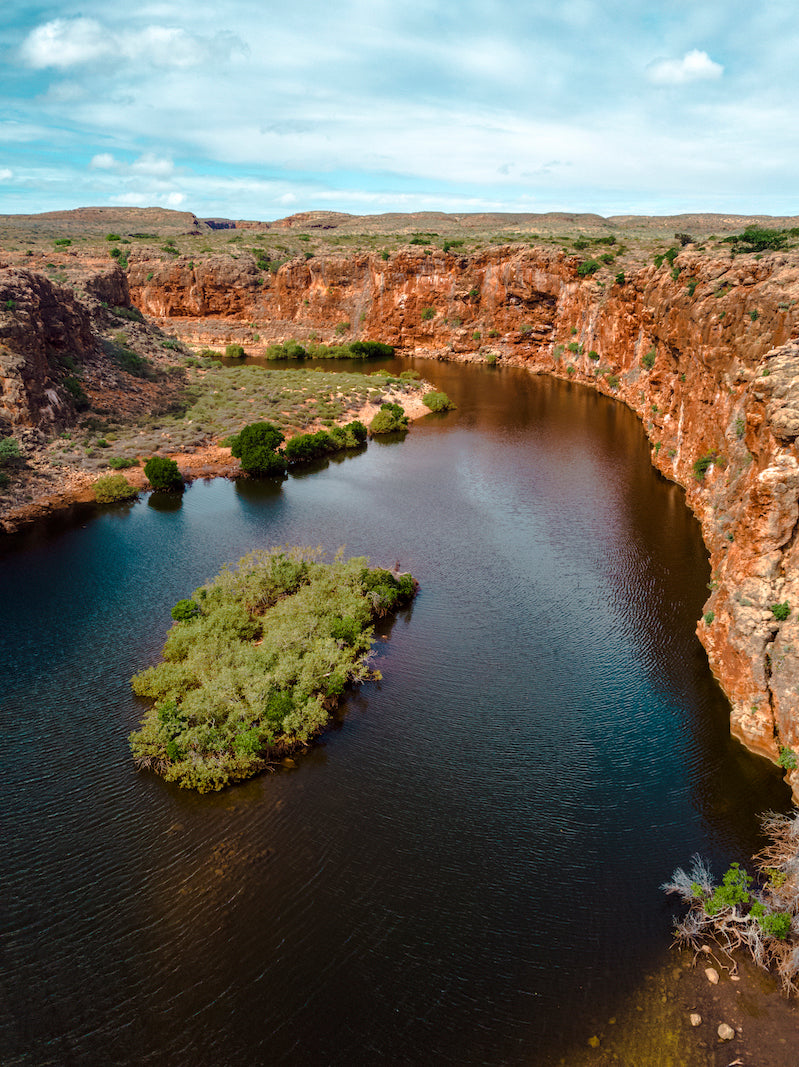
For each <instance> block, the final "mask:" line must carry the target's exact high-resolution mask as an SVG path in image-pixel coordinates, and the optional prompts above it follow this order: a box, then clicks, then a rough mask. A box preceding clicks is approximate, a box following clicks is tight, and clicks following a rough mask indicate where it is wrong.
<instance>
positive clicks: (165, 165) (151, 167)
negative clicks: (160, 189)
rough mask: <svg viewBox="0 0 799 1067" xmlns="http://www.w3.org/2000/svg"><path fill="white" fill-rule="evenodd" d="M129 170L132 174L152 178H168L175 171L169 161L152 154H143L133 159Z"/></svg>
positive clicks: (173, 165)
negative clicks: (145, 175) (146, 175)
mask: <svg viewBox="0 0 799 1067" xmlns="http://www.w3.org/2000/svg"><path fill="white" fill-rule="evenodd" d="M130 169H131V171H132V172H133V173H134V174H148V175H150V176H151V177H153V178H169V177H171V176H172V174H173V173H174V171H175V164H174V163H173V162H172V160H171V159H164V158H161V157H159V156H156V155H155V154H154V153H153V152H145V154H144V155H143V156H139V158H138V159H135V160H134V161H133V162H132V163H131V165H130Z"/></svg>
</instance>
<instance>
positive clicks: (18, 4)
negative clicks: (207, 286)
mask: <svg viewBox="0 0 799 1067" xmlns="http://www.w3.org/2000/svg"><path fill="white" fill-rule="evenodd" d="M798 68H799V19H797V17H796V8H795V6H794V5H793V4H791V3H788V2H785V0H779V2H776V0H772V2H770V0H764V2H762V3H760V4H753V3H751V2H747V3H742V2H740V0H726V2H724V3H722V2H720V0H713V2H705V0H661V2H656V0H648V2H643V0H641V2H639V0H626V2H624V0H601V2H600V0H596V2H595V0H566V2H559V0H548V2H542V0H525V2H524V3H522V2H519V0H516V2H512V0H457V2H454V0H449V2H448V3H444V2H439V0H403V2H402V3H398V2H388V0H339V2H338V3H336V4H332V3H329V2H325V3H323V2H320V0H282V2H281V3H276V2H274V0H265V2H256V0H217V2H216V3H214V4H209V3H207V2H206V0H199V2H197V3H195V4H186V3H185V2H182V3H180V4H178V3H175V2H173V0H141V2H139V3H136V4H133V5H132V6H131V7H128V6H127V5H110V4H108V3H107V0H104V2H102V3H100V2H99V0H58V2H51V0H38V2H37V0H3V5H2V15H0V95H1V96H2V108H1V109H0V214H4V213H10V212H14V213H16V212H25V213H27V212H37V211H52V210H58V209H62V208H71V207H79V206H84V205H98V204H108V205H113V204H121V205H135V206H150V205H160V206H165V207H177V208H181V209H188V210H191V211H195V212H196V213H197V214H199V215H200V216H209V215H223V216H227V217H231V218H258V219H272V218H279V217H281V216H284V215H288V214H291V213H293V212H295V211H305V210H314V209H328V210H337V211H349V212H353V213H358V214H360V213H375V212H383V211H425V210H443V211H456V212H458V211H533V212H538V211H556V210H563V211H595V212H598V213H600V214H602V215H611V214H628V213H629V214H673V213H677V212H682V211H717V212H735V213H762V214H772V215H782V214H789V215H793V214H799V180H798V176H799V143H798V142H799V121H797V115H798V114H799V79H797V78H796V76H795V75H796V70H797V69H798Z"/></svg>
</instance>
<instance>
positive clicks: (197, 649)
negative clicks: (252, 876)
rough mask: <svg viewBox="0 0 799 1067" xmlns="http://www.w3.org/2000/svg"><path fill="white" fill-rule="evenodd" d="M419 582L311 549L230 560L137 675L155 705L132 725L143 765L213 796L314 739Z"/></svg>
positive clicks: (188, 604) (365, 673) (137, 687)
mask: <svg viewBox="0 0 799 1067" xmlns="http://www.w3.org/2000/svg"><path fill="white" fill-rule="evenodd" d="M414 589H415V583H414V580H413V578H412V577H411V575H409V574H402V575H396V574H395V573H393V572H392V571H387V570H382V569H380V568H370V567H369V566H368V565H367V560H366V559H364V558H355V559H350V560H347V561H344V560H342V559H341V558H340V557H337V558H336V560H335V562H333V563H331V564H325V563H323V562H321V559H320V553H319V551H318V550H317V551H314V550H309V549H301V548H274V549H271V550H268V551H257V552H252V553H251V554H250V555H248V556H245V557H244V558H243V559H241V560H240V561H239V562H238V564H236V565H235V566H233V567H231V566H227V567H225V568H224V569H223V570H222V571H221V573H220V574H219V575H218V576H217V577H216V578H215V579H214V580H213V581H212V582H210V583H209V584H208V585H204V586H202V587H201V588H200V589H197V590H196V591H195V592H194V593H193V595H192V597H191V598H187V599H184V600H181V601H179V602H178V603H177V604H176V605H175V608H174V609H173V611H172V617H173V618H174V619H175V624H174V626H173V627H172V629H171V630H170V632H169V635H168V637H167V640H166V644H165V645H164V649H163V662H162V663H160V664H158V665H157V666H155V667H149V668H148V669H147V670H144V671H142V672H141V673H140V674H137V675H136V676H135V677H134V678H133V680H132V685H133V689H134V692H135V693H137V694H138V695H139V696H142V697H146V698H148V699H150V700H152V701H153V702H154V703H153V705H152V707H151V708H150V709H149V710H148V711H147V713H146V714H145V716H144V719H143V722H142V727H141V729H140V730H138V731H137V732H135V733H133V734H131V738H130V743H131V749H132V752H133V756H134V758H135V760H136V764H137V766H138V767H140V768H149V769H151V770H154V771H156V772H157V773H158V774H160V775H162V776H163V777H164V778H166V779H167V781H170V782H177V783H178V784H179V785H181V786H184V787H186V788H189V789H197V790H198V791H199V792H201V793H204V792H208V791H210V790H215V789H221V788H223V787H224V786H225V785H227V784H229V783H230V782H235V781H240V780H242V779H244V778H249V777H251V776H252V775H254V774H257V773H258V772H259V771H261V770H263V769H265V768H266V767H267V766H268V764H269V762H270V760H271V759H273V758H274V757H275V756H276V755H280V754H281V753H285V752H287V751H289V750H290V749H292V748H294V747H297V746H299V745H304V744H305V743H307V742H308V741H309V740H310V739H311V738H312V737H313V736H314V735H315V734H316V733H318V732H319V730H321V729H322V727H323V726H324V725H325V723H326V722H327V720H328V718H329V716H330V712H331V711H332V709H333V708H334V707H335V705H336V703H337V701H338V699H339V697H340V696H341V695H342V693H343V692H344V689H345V687H346V686H347V685H348V684H349V683H351V682H357V681H361V680H362V679H365V678H367V677H369V676H370V674H371V673H372V672H371V671H370V668H369V664H368V658H369V651H370V647H371V641H372V635H373V622H374V620H375V619H377V618H379V617H381V616H383V615H385V614H387V613H389V612H391V611H394V610H395V609H396V608H399V607H401V606H402V605H404V604H407V603H408V602H409V601H410V600H411V599H412V597H413V595H414Z"/></svg>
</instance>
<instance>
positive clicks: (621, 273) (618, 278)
mask: <svg viewBox="0 0 799 1067" xmlns="http://www.w3.org/2000/svg"><path fill="white" fill-rule="evenodd" d="M615 281H616V285H624V282H625V278H624V271H623V270H620V271H619V273H618V274H617V275H616V279H615Z"/></svg>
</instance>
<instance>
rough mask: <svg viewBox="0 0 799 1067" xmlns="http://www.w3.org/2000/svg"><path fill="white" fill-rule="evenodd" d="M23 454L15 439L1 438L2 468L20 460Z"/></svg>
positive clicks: (0, 465) (0, 458)
mask: <svg viewBox="0 0 799 1067" xmlns="http://www.w3.org/2000/svg"><path fill="white" fill-rule="evenodd" d="M21 456H22V453H21V452H20V450H19V445H18V444H17V442H16V441H15V440H14V438H13V437H0V467H5V466H6V465H7V464H9V463H11V462H13V460H15V459H19V458H20V457H21Z"/></svg>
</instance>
